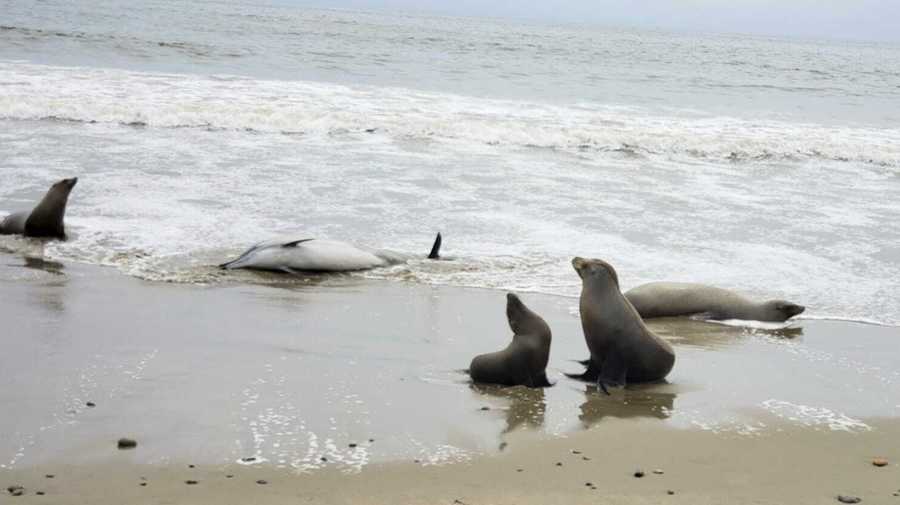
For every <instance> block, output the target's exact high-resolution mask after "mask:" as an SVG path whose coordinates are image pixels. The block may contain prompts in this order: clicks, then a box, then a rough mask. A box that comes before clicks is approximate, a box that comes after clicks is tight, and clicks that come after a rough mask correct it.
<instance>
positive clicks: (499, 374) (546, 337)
mask: <svg viewBox="0 0 900 505" xmlns="http://www.w3.org/2000/svg"><path fill="white" fill-rule="evenodd" d="M506 317H507V319H508V320H509V327H510V328H512V331H513V333H514V335H513V339H512V342H510V344H509V345H508V346H507V347H506V349H503V350H502V351H497V352H492V353H489V354H481V355H479V356H475V359H473V360H472V364H471V365H469V375H470V376H471V377H472V380H473V381H474V382H479V383H487V384H501V385H504V386H519V385H522V386H528V387H546V386H550V385H551V384H550V381H548V380H547V371H546V369H547V361H549V359H550V340H551V338H552V337H551V334H550V327H549V326H547V323H546V322H545V321H544V320H543V319H542V318H541V316H539V315H537V314H535V313H534V312H532V311H531V309H529V308H528V307H526V306H525V304H524V303H522V300H519V297H518V296H516V295H514V294H512V293H509V294H507V295H506Z"/></svg>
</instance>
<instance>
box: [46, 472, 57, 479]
mask: <svg viewBox="0 0 900 505" xmlns="http://www.w3.org/2000/svg"><path fill="white" fill-rule="evenodd" d="M44 477H46V478H48V479H52V478H53V477H56V475H53V474H52V473H48V474H47V475H44Z"/></svg>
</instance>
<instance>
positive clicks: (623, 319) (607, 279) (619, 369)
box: [569, 257, 675, 394]
mask: <svg viewBox="0 0 900 505" xmlns="http://www.w3.org/2000/svg"><path fill="white" fill-rule="evenodd" d="M572 267H573V268H575V271H576V272H578V275H579V277H581V285H582V288H581V298H580V300H579V310H580V312H581V326H582V329H583V330H584V339H585V342H586V343H587V347H588V350H589V351H590V353H591V357H590V360H588V362H587V363H586V364H587V371H585V373H583V374H581V375H569V377H573V378H578V379H583V380H591V381H593V380H596V381H597V384H598V385H599V386H600V388H601V389H602V390H603V392H605V393H607V394H609V391H608V390H607V389H606V387H607V386H624V385H625V384H626V383H636V382H654V381H660V380H662V379H664V378H665V377H666V375H668V374H669V372H670V371H671V370H672V367H673V366H674V365H675V351H674V350H673V349H672V346H671V345H669V343H668V342H666V341H665V340H663V339H661V338H660V337H659V336H657V335H656V334H654V333H653V332H651V331H650V330H649V329H648V328H647V326H646V325H645V324H644V321H643V320H642V319H641V316H640V315H638V313H637V311H636V310H635V309H634V307H633V306H632V305H631V302H629V301H628V299H627V298H625V296H624V295H622V292H621V291H620V289H619V276H618V274H616V271H615V269H614V268H613V267H612V265H610V264H609V263H607V262H605V261H603V260H600V259H585V258H580V257H576V258H574V259H572Z"/></svg>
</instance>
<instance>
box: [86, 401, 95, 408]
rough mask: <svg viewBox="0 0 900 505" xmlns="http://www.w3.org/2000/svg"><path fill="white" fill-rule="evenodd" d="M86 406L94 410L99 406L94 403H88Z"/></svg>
mask: <svg viewBox="0 0 900 505" xmlns="http://www.w3.org/2000/svg"><path fill="white" fill-rule="evenodd" d="M85 405H87V406H88V407H91V408H93V407H96V406H97V404H96V403H94V402H87V403H85Z"/></svg>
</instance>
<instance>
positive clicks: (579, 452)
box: [572, 449, 581, 454]
mask: <svg viewBox="0 0 900 505" xmlns="http://www.w3.org/2000/svg"><path fill="white" fill-rule="evenodd" d="M572 454H581V451H576V450H575V449H572Z"/></svg>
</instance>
